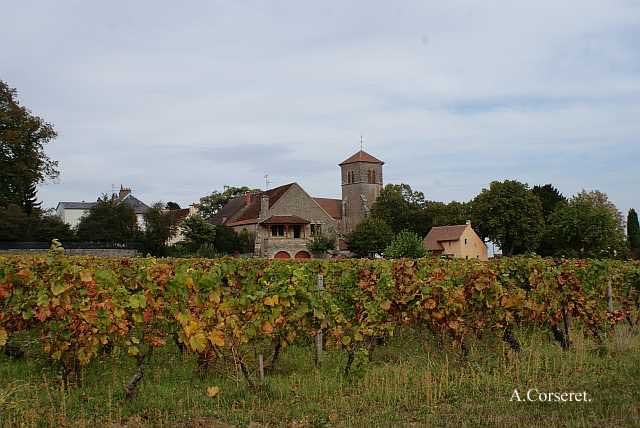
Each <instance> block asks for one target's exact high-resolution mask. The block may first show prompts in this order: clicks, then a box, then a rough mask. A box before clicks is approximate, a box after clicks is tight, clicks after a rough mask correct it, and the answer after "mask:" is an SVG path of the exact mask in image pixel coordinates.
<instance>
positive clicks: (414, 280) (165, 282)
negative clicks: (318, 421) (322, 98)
mask: <svg viewBox="0 0 640 428" xmlns="http://www.w3.org/2000/svg"><path fill="white" fill-rule="evenodd" d="M318 275H322V278H323V282H324V288H323V289H322V290H319V289H318V288H317V279H318ZM639 308H640V264H639V263H637V262H620V261H599V260H589V261H585V260H550V259H542V258H537V257H528V258H524V257H519V258H509V259H500V260H495V261H492V262H489V263H486V262H478V261H473V260H470V261H467V260H440V259H420V260H394V261H388V260H344V261H304V262H298V261H276V260H261V259H233V258H223V259H215V260H210V259H154V258H133V259H129V258H93V257H67V256H64V255H62V254H59V253H57V252H56V251H52V252H50V253H49V254H47V255H42V256H9V257H0V347H2V346H5V345H6V344H7V343H8V342H10V341H11V336H12V335H14V334H16V333H17V332H20V331H30V332H33V333H34V334H36V335H38V336H39V338H40V340H41V343H42V346H43V350H44V352H45V353H46V354H48V355H49V356H50V358H51V359H53V360H54V361H57V362H59V363H60V365H61V367H62V368H63V369H64V370H65V373H73V371H74V370H75V369H77V367H78V366H81V365H86V364H89V363H90V362H91V361H92V360H93V359H94V358H95V357H96V356H97V355H98V354H99V353H100V352H106V351H109V350H111V349H113V348H115V347H118V348H120V349H125V350H126V352H127V354H128V355H130V356H131V357H133V358H135V359H136V360H137V361H138V364H139V367H140V370H139V373H137V374H136V376H134V378H133V379H132V382H130V385H128V389H127V391H128V393H132V391H133V389H135V384H136V383H137V382H138V381H139V380H140V378H141V377H142V367H143V365H144V364H145V362H146V359H147V358H148V357H149V355H150V353H151V350H152V349H154V348H158V347H162V346H165V345H166V344H167V342H168V341H175V342H176V343H177V344H178V346H180V347H181V348H183V349H184V350H185V351H188V352H192V353H195V354H197V356H198V361H199V362H200V364H201V366H205V367H206V366H207V365H208V364H209V363H211V362H212V361H214V360H216V359H220V358H222V359H233V360H234V361H235V362H239V363H240V366H241V368H242V370H243V372H244V373H245V374H246V375H247V379H248V380H250V376H249V374H248V371H249V370H248V368H247V366H246V361H247V359H248V358H249V357H248V351H247V350H248V349H251V348H252V347H255V346H268V347H270V349H271V350H272V353H271V362H272V363H273V362H275V360H276V359H277V355H278V353H279V351H280V349H281V348H282V347H286V346H287V345H290V344H292V343H293V342H294V341H296V340H298V339H304V338H313V337H315V336H316V334H318V332H319V331H322V332H323V336H324V339H325V346H327V347H332V348H338V349H344V350H346V351H347V352H348V353H349V355H350V359H349V360H350V361H352V359H353V354H354V352H356V351H357V350H358V349H363V348H367V347H369V346H371V345H372V344H373V343H375V342H376V341H379V340H381V339H384V338H385V337H388V336H390V335H393V333H394V331H395V330H396V329H397V327H398V326H401V325H412V324H413V325H420V326H422V327H423V328H428V329H430V330H431V331H433V332H434V333H435V334H437V335H439V337H444V338H449V341H450V343H451V344H453V346H458V347H460V348H461V349H462V350H463V351H464V347H465V339H466V338H467V337H469V336H470V335H480V334H485V333H491V334H497V335H499V336H500V337H501V338H503V339H504V340H505V341H506V342H507V343H509V345H510V346H511V347H512V348H514V349H515V350H518V349H519V343H518V339H517V338H516V337H515V336H514V333H513V331H514V327H516V326H522V325H531V326H536V327H540V328H548V329H550V331H551V332H553V335H554V337H555V338H556V339H557V340H558V342H559V343H560V344H561V345H562V346H563V347H569V346H570V345H571V339H570V336H569V329H568V321H569V320H571V322H574V323H580V324H582V325H583V326H584V327H585V330H586V331H588V332H590V334H592V335H593V337H594V339H595V340H598V341H599V340H602V337H603V335H606V334H607V333H608V332H609V331H610V330H611V327H612V326H613V325H614V324H615V323H617V322H628V323H630V324H633V325H635V324H636V323H637V321H638V309H639ZM265 344H266V345H265Z"/></svg>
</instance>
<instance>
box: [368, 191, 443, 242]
mask: <svg viewBox="0 0 640 428" xmlns="http://www.w3.org/2000/svg"><path fill="white" fill-rule="evenodd" d="M425 204H426V202H425V200H424V194H423V193H422V192H418V191H415V190H413V189H411V186H409V185H408V184H387V185H386V186H385V187H384V189H382V191H381V192H380V195H379V196H378V198H377V199H376V201H375V203H374V204H373V206H372V207H371V217H373V218H377V219H379V220H381V221H383V222H384V223H386V224H387V225H388V226H389V227H390V228H391V230H392V231H393V232H394V233H398V232H400V231H401V230H405V229H406V230H411V231H413V232H416V233H417V234H419V235H420V236H424V235H426V234H427V232H428V231H429V229H430V227H431V220H430V219H429V217H428V213H427V212H426V211H425V209H424V208H425Z"/></svg>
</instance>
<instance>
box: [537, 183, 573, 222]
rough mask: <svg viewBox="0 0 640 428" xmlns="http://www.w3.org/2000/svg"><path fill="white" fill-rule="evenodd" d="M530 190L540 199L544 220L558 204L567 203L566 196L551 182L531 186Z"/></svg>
mask: <svg viewBox="0 0 640 428" xmlns="http://www.w3.org/2000/svg"><path fill="white" fill-rule="evenodd" d="M531 192H532V193H533V194H534V195H536V196H537V197H538V199H540V202H541V203H542V214H543V215H544V219H545V220H547V219H548V218H549V216H550V215H551V214H552V213H553V212H554V211H555V209H556V208H557V207H558V206H560V205H562V204H566V203H567V198H565V196H564V195H563V194H562V193H560V191H559V190H558V189H556V188H555V187H553V186H552V185H551V184H545V185H544V186H533V188H532V189H531Z"/></svg>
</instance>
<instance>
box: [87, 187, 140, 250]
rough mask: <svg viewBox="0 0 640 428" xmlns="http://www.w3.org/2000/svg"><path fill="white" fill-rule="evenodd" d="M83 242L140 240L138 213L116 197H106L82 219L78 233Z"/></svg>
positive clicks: (99, 200)
mask: <svg viewBox="0 0 640 428" xmlns="http://www.w3.org/2000/svg"><path fill="white" fill-rule="evenodd" d="M77 235H78V238H79V239H80V240H82V241H97V242H113V243H124V242H132V241H136V240H137V239H139V230H138V223H137V219H136V213H135V212H134V211H133V209H132V208H131V207H129V206H128V205H127V204H121V203H120V201H119V200H118V199H117V198H115V197H113V196H112V197H108V196H106V195H104V196H103V197H102V198H100V199H98V201H97V203H96V205H95V206H94V207H93V208H91V210H89V212H88V213H87V214H86V215H85V216H83V217H82V218H81V219H80V223H79V224H78V231H77Z"/></svg>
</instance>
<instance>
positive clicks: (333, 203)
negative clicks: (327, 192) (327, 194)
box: [313, 198, 342, 220]
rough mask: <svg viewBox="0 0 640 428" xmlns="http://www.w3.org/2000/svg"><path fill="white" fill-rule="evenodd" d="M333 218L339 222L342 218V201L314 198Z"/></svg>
mask: <svg viewBox="0 0 640 428" xmlns="http://www.w3.org/2000/svg"><path fill="white" fill-rule="evenodd" d="M313 200H314V201H316V202H317V203H318V205H320V206H321V207H322V209H323V210H325V211H326V212H327V213H328V214H329V215H330V216H331V217H333V218H335V219H337V220H339V219H341V218H342V200H341V199H329V198H313Z"/></svg>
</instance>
